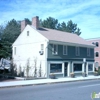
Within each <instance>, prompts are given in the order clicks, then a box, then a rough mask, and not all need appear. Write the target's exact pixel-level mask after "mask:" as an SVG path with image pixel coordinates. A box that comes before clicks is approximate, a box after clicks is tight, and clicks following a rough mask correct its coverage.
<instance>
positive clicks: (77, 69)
mask: <svg viewBox="0 0 100 100" xmlns="http://www.w3.org/2000/svg"><path fill="white" fill-rule="evenodd" d="M73 66H74V71H82V64H74V65H73Z"/></svg>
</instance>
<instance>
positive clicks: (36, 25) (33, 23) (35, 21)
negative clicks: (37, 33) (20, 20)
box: [32, 16, 39, 29]
mask: <svg viewBox="0 0 100 100" xmlns="http://www.w3.org/2000/svg"><path fill="white" fill-rule="evenodd" d="M32 26H34V27H35V28H36V29H38V28H39V17H38V16H36V17H33V18H32Z"/></svg>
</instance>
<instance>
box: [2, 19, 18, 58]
mask: <svg viewBox="0 0 100 100" xmlns="http://www.w3.org/2000/svg"><path fill="white" fill-rule="evenodd" d="M0 32H2V34H1V42H0V46H1V48H0V58H1V57H4V58H6V57H11V54H12V44H13V43H14V41H15V40H16V38H17V37H18V36H19V34H20V22H18V21H16V20H14V19H12V20H11V21H9V22H8V23H7V25H6V27H5V28H4V29H3V30H2V31H0Z"/></svg>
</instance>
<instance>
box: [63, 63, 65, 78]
mask: <svg viewBox="0 0 100 100" xmlns="http://www.w3.org/2000/svg"><path fill="white" fill-rule="evenodd" d="M62 73H63V77H64V74H65V73H64V62H63V63H62Z"/></svg>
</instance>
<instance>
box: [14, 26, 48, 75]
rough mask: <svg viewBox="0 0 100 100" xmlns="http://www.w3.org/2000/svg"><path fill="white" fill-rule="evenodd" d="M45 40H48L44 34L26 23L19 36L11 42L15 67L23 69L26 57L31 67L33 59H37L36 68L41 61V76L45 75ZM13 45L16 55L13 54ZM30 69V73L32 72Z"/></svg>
mask: <svg viewBox="0 0 100 100" xmlns="http://www.w3.org/2000/svg"><path fill="white" fill-rule="evenodd" d="M27 31H29V36H27ZM47 42H48V40H47V39H46V38H45V37H44V36H42V35H41V34H40V33H38V32H37V31H36V30H35V29H33V28H32V27H30V26H29V25H27V26H26V28H25V29H24V31H23V32H22V33H21V34H20V36H19V37H18V38H17V40H16V41H15V42H14V44H13V60H14V64H16V65H17V69H18V70H19V66H21V67H22V70H23V69H25V66H26V64H27V60H28V59H29V62H30V66H31V68H32V67H34V60H35V59H37V69H39V67H40V63H41V67H42V68H41V69H42V74H43V76H45V75H46V68H45V67H46V66H45V63H46V50H47V49H46V47H47ZM41 44H44V54H43V55H40V53H39V51H40V50H41ZM14 47H16V55H15V54H14ZM32 69H34V68H32ZM32 69H31V72H30V75H32V74H33V70H32Z"/></svg>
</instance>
